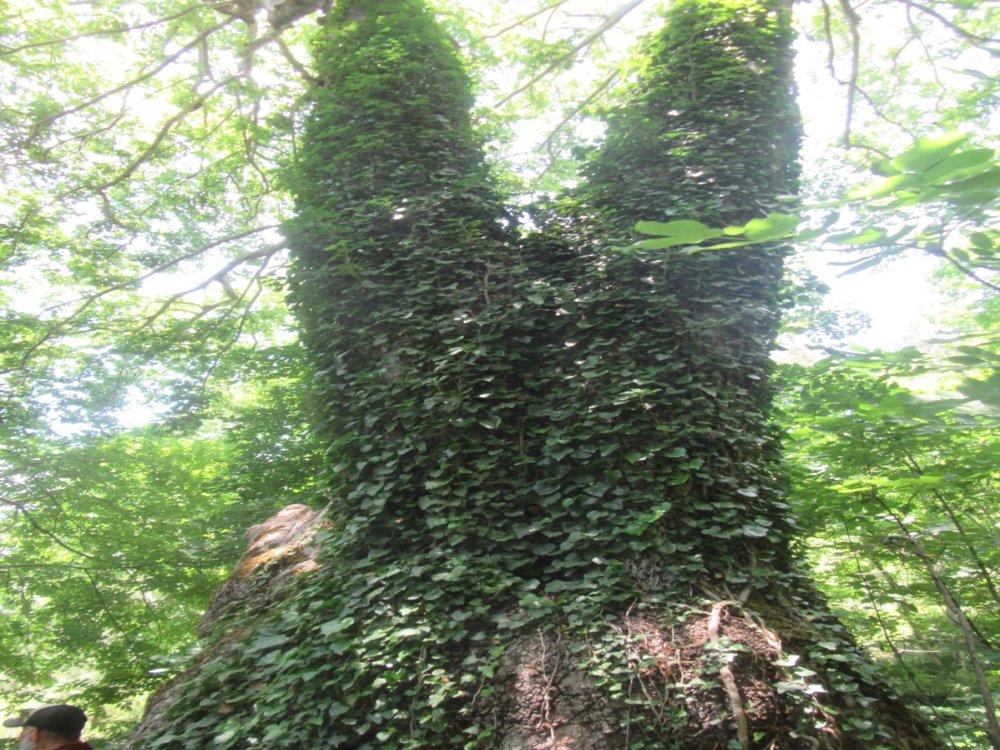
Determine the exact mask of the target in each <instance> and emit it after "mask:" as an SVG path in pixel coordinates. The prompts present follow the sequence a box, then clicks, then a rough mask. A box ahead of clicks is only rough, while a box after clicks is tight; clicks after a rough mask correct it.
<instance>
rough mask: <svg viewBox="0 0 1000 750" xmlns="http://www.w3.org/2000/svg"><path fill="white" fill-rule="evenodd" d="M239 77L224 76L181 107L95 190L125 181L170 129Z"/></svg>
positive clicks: (152, 152) (104, 188) (151, 153)
mask: <svg viewBox="0 0 1000 750" xmlns="http://www.w3.org/2000/svg"><path fill="white" fill-rule="evenodd" d="M239 77H240V76H238V75H231V76H227V77H225V78H223V79H222V80H221V81H219V82H217V83H216V84H215V85H214V86H212V87H211V88H210V89H208V91H206V92H205V93H204V94H201V95H200V96H199V97H198V98H197V99H195V100H194V101H192V102H190V103H189V104H187V105H186V106H185V107H183V108H182V109H180V110H179V111H178V112H177V113H176V114H175V115H174V116H173V117H171V118H170V119H169V120H167V121H166V123H164V125H163V127H162V128H160V132H159V133H157V134H156V137H155V138H153V142H152V143H150V144H149V146H147V147H146V149H145V150H144V151H143V152H142V153H141V154H139V156H137V157H136V158H135V159H134V160H133V161H132V163H131V164H129V165H128V166H127V167H126V168H125V169H124V170H123V171H122V172H120V173H119V174H118V175H117V176H115V177H113V178H111V179H110V180H108V181H107V182H105V183H103V184H101V185H98V186H96V187H95V188H94V190H95V191H101V190H107V189H108V188H110V187H114V186H115V185H118V184H120V183H122V182H124V181H125V180H127V179H128V178H129V177H131V176H132V175H133V174H135V170H137V169H138V168H139V167H140V166H142V165H143V164H144V163H145V162H146V161H147V160H148V159H149V158H150V157H151V156H152V155H153V154H155V153H156V150H157V149H158V148H159V147H160V144H161V143H163V141H164V139H165V138H166V137H167V136H168V135H169V134H170V131H171V130H173V129H174V127H175V126H177V125H179V124H180V123H181V122H183V121H184V118H185V117H187V116H188V115H189V114H191V113H192V112H194V111H196V110H198V109H201V107H203V106H204V104H205V102H206V101H208V100H209V99H210V98H211V97H212V96H213V95H214V94H215V92H216V91H218V90H219V89H221V88H224V87H225V86H228V85H229V84H230V83H232V82H233V81H236V80H239Z"/></svg>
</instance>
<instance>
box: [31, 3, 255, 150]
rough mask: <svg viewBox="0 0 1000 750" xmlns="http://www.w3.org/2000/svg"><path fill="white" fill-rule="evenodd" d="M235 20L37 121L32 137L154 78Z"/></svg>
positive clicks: (205, 33) (215, 27) (228, 21)
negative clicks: (103, 89)
mask: <svg viewBox="0 0 1000 750" xmlns="http://www.w3.org/2000/svg"><path fill="white" fill-rule="evenodd" d="M235 20H236V19H234V18H227V19H226V20H225V21H222V22H220V23H217V24H215V25H214V26H211V27H209V28H208V29H206V30H205V31H203V32H201V33H200V34H199V35H198V36H196V37H195V38H194V39H193V40H192V41H190V42H188V43H187V44H185V45H184V46H183V47H181V48H180V49H179V50H178V51H177V52H175V53H174V54H172V55H170V56H169V57H167V58H166V59H164V60H163V62H161V63H160V64H159V65H157V66H155V67H153V68H151V69H150V70H147V71H146V72H145V73H142V74H141V75H139V76H137V77H135V78H133V79H131V80H129V81H126V82H125V83H122V84H119V85H118V86H115V87H114V88H113V89H109V90H108V91H105V92H103V93H101V94H98V95H97V96H94V97H91V98H90V99H88V100H87V101H85V102H81V103H80V104H77V105H76V106H74V107H70V108H69V109H64V110H62V111H61V112H57V113H56V114H54V115H50V116H49V117H46V118H44V119H42V120H39V121H38V122H36V123H35V127H34V134H33V135H32V138H34V137H37V135H38V133H40V132H41V130H42V128H44V127H45V126H46V125H50V124H51V123H53V122H55V121H56V120H60V119H62V118H64V117H67V116H69V115H71V114H75V113H76V112H81V111H83V110H85V109H88V108H90V107H92V106H94V105H95V104H97V103H98V102H101V101H103V100H104V99H107V98H108V97H110V96H114V95H115V94H118V93H120V92H122V91H125V90H127V89H130V88H132V87H133V86H135V85H136V84H139V83H142V82H143V81H148V80H149V79H150V78H153V77H154V76H155V75H157V74H158V73H160V72H161V71H163V70H164V69H166V68H168V67H169V66H170V65H172V64H173V63H175V62H177V60H179V59H180V58H181V56H182V55H184V54H185V53H187V52H190V51H191V50H197V49H198V46H199V45H200V44H201V43H202V41H204V40H205V39H207V38H208V37H210V36H211V35H212V34H214V33H215V32H216V31H219V30H220V29H224V28H225V27H226V26H229V25H230V24H231V23H234V22H235Z"/></svg>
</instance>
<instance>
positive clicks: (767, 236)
mask: <svg viewBox="0 0 1000 750" xmlns="http://www.w3.org/2000/svg"><path fill="white" fill-rule="evenodd" d="M800 223H802V217H801V216H797V215H796V214H777V213H774V214H768V215H767V217H766V218H764V219H751V220H750V221H748V222H747V223H746V224H744V225H743V233H744V234H745V235H746V237H747V239H749V240H752V241H753V242H766V241H768V240H776V239H781V238H782V237H787V236H788V235H790V234H792V233H793V232H794V231H795V229H796V228H797V227H798V225H799V224H800Z"/></svg>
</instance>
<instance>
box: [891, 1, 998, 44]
mask: <svg viewBox="0 0 1000 750" xmlns="http://www.w3.org/2000/svg"><path fill="white" fill-rule="evenodd" d="M902 2H903V4H904V5H906V6H907V7H908V8H914V9H916V10H919V11H920V12H921V13H926V14H927V15H929V16H931V17H932V18H936V19H937V20H938V21H940V22H941V23H942V24H944V25H945V26H947V27H948V28H949V29H951V30H952V31H954V32H955V33H956V34H958V35H959V36H960V37H962V38H963V39H965V40H966V41H969V42H973V43H975V44H1000V39H997V38H994V37H986V36H979V35H978V34H973V33H971V32H969V31H966V30H965V29H963V28H962V27H961V26H958V25H957V24H955V23H953V22H952V21H949V20H948V19H947V18H945V17H944V16H942V15H941V14H940V13H938V12H937V11H936V10H934V9H933V8H928V7H927V6H926V5H923V4H921V3H916V2H913V0H902ZM990 52H991V53H992V54H994V55H995V54H998V51H996V50H990Z"/></svg>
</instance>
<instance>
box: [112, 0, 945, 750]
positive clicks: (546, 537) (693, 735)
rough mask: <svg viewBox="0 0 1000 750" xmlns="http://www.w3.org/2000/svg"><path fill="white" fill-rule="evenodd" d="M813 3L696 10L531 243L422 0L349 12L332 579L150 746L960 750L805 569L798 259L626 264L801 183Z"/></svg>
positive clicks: (668, 34)
mask: <svg viewBox="0 0 1000 750" xmlns="http://www.w3.org/2000/svg"><path fill="white" fill-rule="evenodd" d="M789 23H790V22H789V9H788V8H787V7H786V4H785V3H784V2H780V1H778V0H714V1H710V0H678V2H676V3H675V4H674V7H673V9H672V10H671V11H670V12H669V14H668V16H667V17H666V19H665V25H664V28H663V30H662V31H661V32H660V33H659V34H658V35H657V36H656V37H655V38H653V39H651V40H650V42H649V45H648V53H649V60H648V63H647V64H646V66H645V68H644V69H643V70H642V71H641V74H640V75H639V77H638V81H637V83H636V84H635V86H634V89H633V92H632V99H631V103H630V105H629V106H628V107H627V108H624V109H622V110H621V111H618V112H616V113H613V115H612V117H611V119H610V124H609V131H608V136H607V140H606V143H605V145H604V146H603V147H602V149H601V150H600V152H599V153H597V154H596V155H595V156H594V157H593V158H592V159H591V160H590V161H589V163H588V166H587V167H586V169H585V177H586V183H585V186H584V187H582V188H580V189H579V190H577V191H575V192H574V193H573V194H572V195H569V196H567V197H566V198H565V199H564V200H563V201H562V203H561V204H560V205H559V206H558V208H556V209H553V210H551V211H550V212H549V213H548V214H547V215H546V217H545V220H544V221H543V224H544V226H543V227H542V229H540V230H539V231H537V232H533V233H529V234H523V233H518V232H517V231H515V228H514V227H513V223H512V221H511V219H510V217H509V215H508V214H507V213H506V212H505V209H504V207H503V206H502V204H501V202H500V200H499V198H498V196H497V194H496V192H495V191H494V189H493V187H492V185H491V182H490V177H489V174H488V170H487V169H486V167H485V166H484V163H483V158H482V150H481V147H480V144H479V142H478V141H477V138H476V136H475V134H474V132H473V130H472V126H471V122H470V118H469V108H470V105H471V104H472V95H471V93H470V89H469V85H468V81H467V79H466V76H465V74H464V72H463V70H462V67H461V64H460V62H459V61H458V59H457V57H456V53H455V50H454V47H453V45H452V44H451V42H450V41H449V40H448V38H447V37H446V36H445V35H444V34H443V33H442V32H441V31H440V30H439V29H438V27H437V25H436V23H435V21H434V19H433V16H432V14H431V13H430V12H428V11H427V10H426V9H425V8H424V7H423V6H422V4H421V3H420V2H419V0H378V1H376V0H367V1H358V2H353V3H343V4H340V5H339V6H338V7H337V8H335V9H334V11H333V12H332V13H331V14H330V16H329V19H328V21H327V22H326V24H325V26H324V30H323V32H322V33H321V34H320V38H319V41H318V42H317V45H316V48H315V60H316V67H317V70H318V73H319V76H320V78H321V79H322V82H323V83H322V85H321V86H317V87H316V89H315V91H314V93H313V96H312V109H311V115H310V118H309V121H308V123H307V127H306V129H305V133H304V135H303V139H302V144H303V145H302V151H301V158H300V162H299V164H298V166H297V168H296V169H295V171H294V172H293V173H292V174H290V175H289V176H288V178H287V179H288V184H289V185H290V186H291V187H292V189H293V191H294V193H295V195H296V202H297V209H298V218H297V219H296V220H295V221H294V222H292V224H291V225H290V226H289V227H288V233H289V238H290V241H291V242H292V244H293V248H294V250H295V270H294V274H293V280H292V282H293V284H292V300H293V304H294V306H295V309H296V313H297V315H298V317H299V320H300V323H301V327H302V337H303V340H304V342H305V345H306V346H307V348H308V349H309V351H310V352H311V354H312V356H313V358H314V362H315V369H316V390H317V393H318V395H319V399H318V400H319V402H320V403H322V404H324V405H326V410H325V412H324V415H323V422H322V430H323V432H324V434H326V435H327V436H328V439H329V449H328V460H329V464H328V466H329V472H328V476H327V477H326V483H327V485H328V487H329V490H330V494H331V495H332V496H334V497H335V498H336V501H335V503H334V505H333V506H332V507H331V509H330V513H329V523H330V524H331V528H330V530H328V531H321V532H319V533H318V534H317V535H316V538H315V540H314V542H313V543H314V544H316V545H318V546H319V547H320V549H321V552H320V558H319V563H320V565H321V568H320V569H319V570H318V571H315V572H313V573H311V574H309V575H308V576H306V577H305V580H304V582H303V583H302V584H301V585H300V587H299V588H298V590H297V591H296V592H295V594H294V595H292V596H285V597H284V598H274V599H267V600H266V601H267V602H268V606H266V607H260V606H257V607H250V609H248V610H247V611H245V612H243V613H242V614H241V613H240V612H238V611H230V612H228V613H227V614H226V616H225V617H223V618H222V619H221V620H220V621H219V623H217V625H216V636H215V637H216V640H215V643H214V645H213V646H212V648H211V649H210V650H209V653H208V657H207V658H204V659H202V661H201V662H200V663H199V665H198V667H197V668H196V669H195V670H193V671H192V673H191V674H190V675H189V676H188V677H187V678H186V679H185V680H184V681H183V685H181V686H180V687H179V688H178V689H177V690H176V691H175V694H176V698H175V699H174V700H173V701H172V702H171V706H170V707H169V709H164V717H165V718H164V720H163V721H160V722H154V724H155V726H156V728H155V731H149V732H146V733H145V734H142V735H140V736H138V737H137V738H136V739H135V740H133V743H132V745H131V746H132V747H144V748H198V749H199V750H202V749H203V748H206V747H212V748H222V749H225V748H243V747H251V746H254V747H261V748H267V749H268V750H270V749H279V748H289V749H295V750H302V749H304V748H312V747H318V748H336V747H342V748H352V749H358V750H364V749H367V748H372V749H374V748H413V749H416V748H420V749H421V750H446V749H449V748H501V749H503V750H543V749H546V750H555V749H556V748H573V749H574V750H619V749H621V750H624V749H625V748H629V749H632V750H638V749H641V748H650V749H652V748H657V749H660V748H684V749H685V750H699V749H701V748H706V749H707V748H713V749H714V748H720V749H721V748H743V749H747V748H803V749H805V748H878V747H884V748H933V747H937V744H936V743H935V742H934V741H933V739H932V738H930V737H929V736H928V734H927V731H926V729H924V728H923V726H922V724H921V723H920V722H919V721H918V720H917V719H916V718H915V717H914V716H912V715H911V714H910V713H909V712H908V711H907V710H906V709H905V708H904V707H903V706H901V705H899V704H898V703H897V702H896V701H895V700H894V699H893V697H892V696H891V695H889V693H888V691H887V690H886V688H885V687H884V686H883V685H882V684H881V683H880V681H879V679H878V677H877V674H876V672H875V670H874V669H873V668H872V667H871V666H870V665H869V664H868V663H867V662H866V661H865V659H864V658H863V657H862V656H861V655H860V654H859V653H858V651H857V649H856V648H855V647H854V645H853V643H852V641H851V639H850V637H849V636H848V635H847V634H846V633H845V632H844V631H843V629H842V628H841V626H840V625H839V624H838V623H837V622H836V621H835V620H834V619H833V618H832V617H831V616H830V615H829V614H828V613H827V612H826V610H825V609H824V606H823V604H822V602H821V601H820V600H819V599H818V597H817V596H816V594H815V593H814V592H813V589H812V588H811V586H810V585H809V583H808V581H807V579H805V578H804V577H803V576H802V574H801V573H800V572H799V571H798V570H797V568H796V566H795V564H794V563H793V560H792V557H793V555H792V553H791V551H790V550H791V547H790V545H791V543H792V536H793V526H794V525H793V522H792V521H791V519H790V517H789V514H788V507H787V505H786V504H785V503H784V502H783V494H782V492H783V489H782V488H783V483H782V480H781V477H780V472H779V470H778V469H779V466H778V465H779V451H778V445H777V439H776V436H775V434H774V430H773V428H772V427H771V425H770V423H769V420H768V412H769V409H770V389H769V386H768V376H769V371H770V360H769V351H770V348H771V344H772V341H773V337H774V334H775V330H776V326H777V320H778V307H779V284H780V280H781V258H782V254H783V253H782V250H781V249H777V248H772V249H767V250H761V249H750V250H746V249H739V250H733V251H722V252H690V251H688V250H666V251H662V250H661V251H645V250H637V249H635V248H627V249H622V248H624V247H625V246H626V245H629V244H630V243H632V242H633V241H634V240H635V239H636V237H635V236H634V233H633V230H632V227H633V225H634V224H635V222H636V221H638V220H660V221H665V220H671V219H680V218H692V217H694V218H698V219H700V220H702V221H704V222H706V223H709V224H714V225H722V224H727V223H738V224H742V223H743V222H745V221H747V220H749V219H751V218H754V217H759V216H763V215H765V214H767V213H768V212H771V211H775V210H780V208H781V207H782V205H783V203H782V202H781V201H780V200H779V198H780V197H781V196H785V195H787V194H789V193H792V192H794V190H795V174H796V170H795V158H796V147H797V142H798V124H797V123H798V120H797V114H796V110H795V106H794V101H793V94H792V77H791V51H790V44H791V34H790V26H789Z"/></svg>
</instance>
